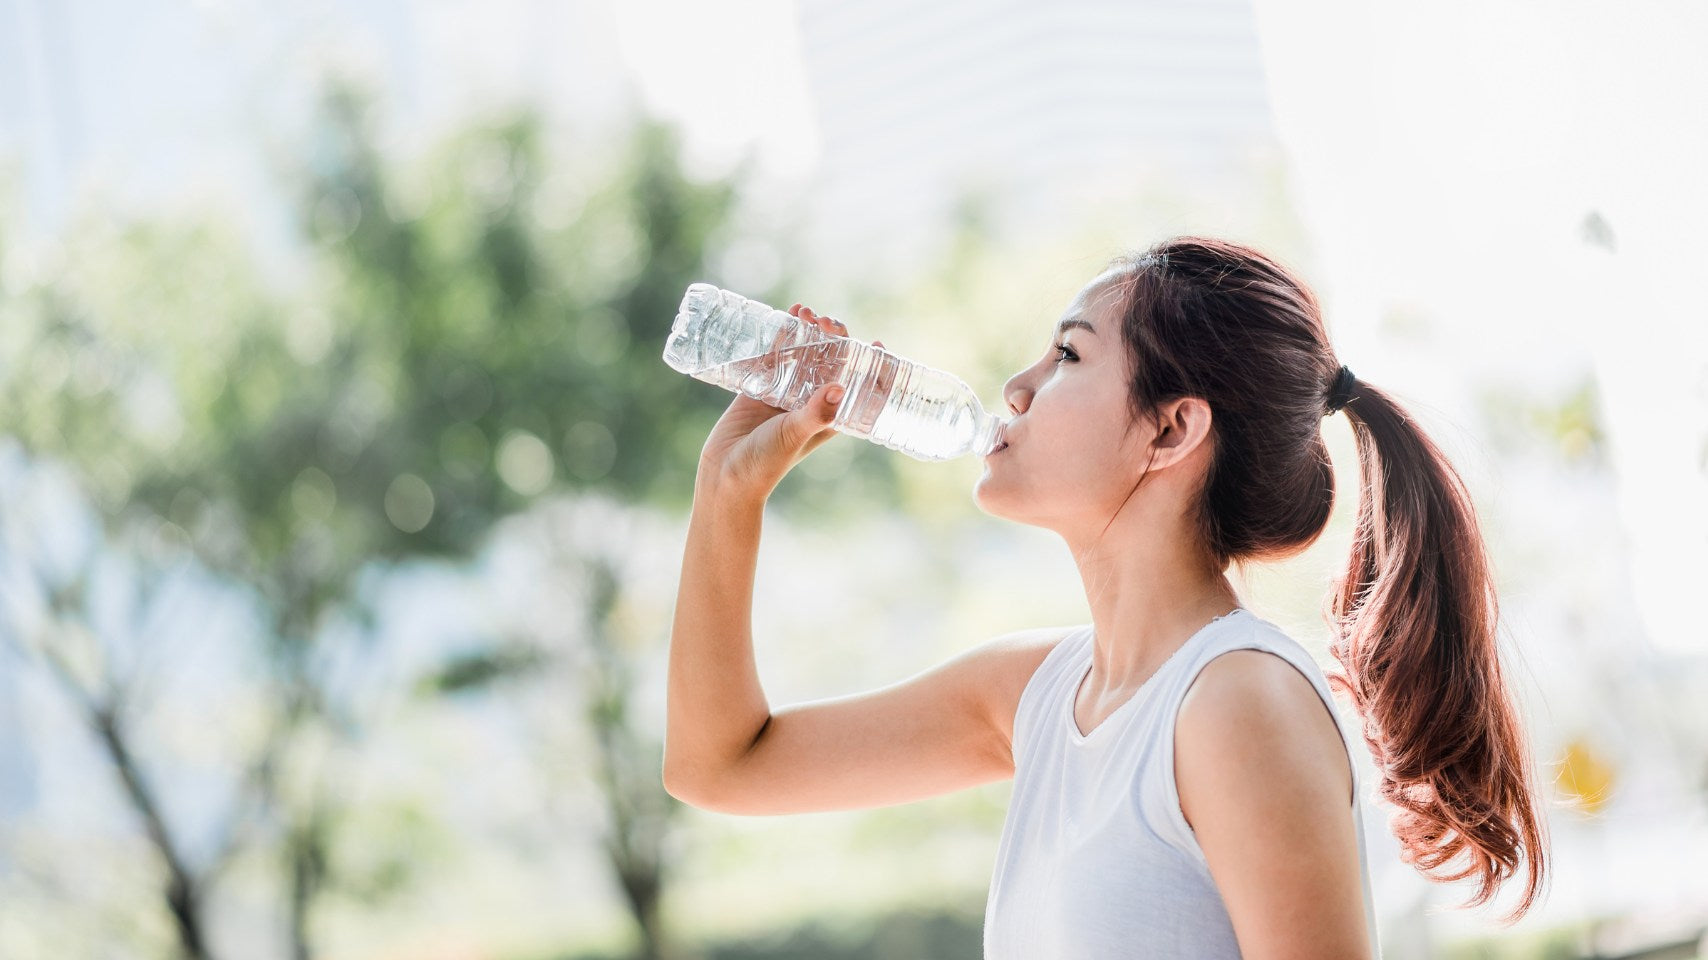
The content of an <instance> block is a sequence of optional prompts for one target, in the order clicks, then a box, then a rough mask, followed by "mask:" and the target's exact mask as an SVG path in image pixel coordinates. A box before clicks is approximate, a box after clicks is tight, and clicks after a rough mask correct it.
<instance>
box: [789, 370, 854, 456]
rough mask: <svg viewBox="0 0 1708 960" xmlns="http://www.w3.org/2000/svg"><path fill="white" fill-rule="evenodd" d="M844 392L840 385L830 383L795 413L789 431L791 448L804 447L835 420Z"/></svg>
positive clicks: (815, 393)
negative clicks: (792, 428) (791, 428)
mask: <svg viewBox="0 0 1708 960" xmlns="http://www.w3.org/2000/svg"><path fill="white" fill-rule="evenodd" d="M845 392H846V391H845V390H844V388H843V386H842V384H840V383H832V384H831V385H829V386H828V387H821V388H819V389H818V390H817V391H816V392H814V393H813V395H812V396H811V397H810V398H808V399H807V402H806V403H805V404H803V405H802V406H801V409H799V410H797V411H796V413H797V416H796V417H795V418H794V421H795V422H794V423H793V424H791V426H793V427H794V428H795V429H794V430H791V431H790V433H791V436H790V437H789V440H790V441H791V443H792V445H793V446H797V447H799V446H804V445H805V444H806V443H807V441H809V440H811V439H812V438H813V437H815V436H817V435H818V433H819V432H820V431H822V430H824V428H825V427H828V426H829V425H830V422H831V421H832V420H835V419H836V410H837V407H838V406H839V405H841V403H842V395H843V394H844V393H845Z"/></svg>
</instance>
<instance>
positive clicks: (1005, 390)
mask: <svg viewBox="0 0 1708 960" xmlns="http://www.w3.org/2000/svg"><path fill="white" fill-rule="evenodd" d="M1023 376H1025V375H1024V374H1020V373H1017V374H1015V375H1014V376H1012V377H1009V378H1008V382H1007V383H1005V384H1003V385H1002V399H1004V400H1006V401H1007V402H1008V410H1009V412H1010V413H1013V414H1014V415H1015V416H1019V415H1020V414H1022V413H1025V412H1026V407H1027V405H1028V404H1030V403H1031V402H1032V392H1031V391H1030V390H1027V389H1026V386H1025V384H1023V383H1022V382H1021V378H1022V377H1023Z"/></svg>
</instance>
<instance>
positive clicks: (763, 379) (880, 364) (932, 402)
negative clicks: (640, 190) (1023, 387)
mask: <svg viewBox="0 0 1708 960" xmlns="http://www.w3.org/2000/svg"><path fill="white" fill-rule="evenodd" d="M664 362H665V363H668V364H670V366H671V367H673V368H675V369H676V370H679V371H681V372H682V373H686V374H688V375H689V376H691V377H694V378H696V379H699V380H704V381H706V382H707V383H711V384H716V385H717V386H720V387H723V388H724V389H725V390H729V391H732V392H735V393H743V394H746V395H747V396H750V397H752V398H754V399H755V400H760V401H763V402H765V403H768V404H770V405H772V406H774V407H777V408H779V409H783V410H794V409H796V408H797V407H799V406H801V405H802V404H804V403H806V402H807V399H808V398H809V397H811V396H812V392H813V391H814V390H816V389H818V387H819V386H821V385H822V384H825V383H828V382H831V381H836V382H839V383H841V384H842V386H843V390H844V391H845V392H844V394H843V397H842V402H841V404H839V405H838V406H837V408H836V418H835V419H834V420H832V421H831V424H830V425H831V426H832V427H834V428H835V429H836V430H838V431H840V432H842V433H846V434H851V435H853V436H856V437H865V438H866V439H868V440H870V441H872V442H873V443H877V444H882V445H883V446H886V447H889V448H890V449H891V450H899V451H901V452H902V453H905V454H907V455H908V456H910V457H914V458H915V459H918V460H950V459H953V458H955V457H959V456H961V455H963V454H968V453H972V454H977V455H979V456H983V455H985V454H987V453H989V452H990V451H991V450H993V449H995V448H996V447H997V446H998V445H999V444H1000V443H1001V442H1002V433H1003V429H1004V428H1005V427H1006V426H1007V421H1006V420H1003V419H1002V418H1000V417H997V416H995V415H993V414H991V413H989V412H987V411H986V410H985V408H984V405H983V404H981V403H980V402H979V398H978V396H977V395H976V394H975V393H973V389H972V388H971V387H969V386H967V384H966V382H965V381H963V380H961V379H960V378H959V377H956V376H953V375H951V374H948V373H944V372H943V371H941V370H935V369H932V368H931V367H927V366H923V365H921V364H918V363H914V362H913V361H911V360H907V359H905V358H903V357H899V356H896V355H895V354H893V353H890V352H889V351H888V350H885V349H884V348H882V347H876V346H873V345H872V344H869V343H862V342H860V341H858V340H854V339H852V338H849V337H839V336H836V335H834V334H829V333H825V332H824V331H823V330H820V329H819V328H818V326H817V325H816V324H812V323H807V322H805V321H803V320H801V319H800V318H798V317H794V316H790V315H789V314H788V313H787V312H785V311H783V310H778V309H776V308H775V307H770V306H767V305H765V304H763V303H760V302H758V301H756V300H749V299H747V298H746V297H743V296H741V295H740V294H736V293H731V292H730V291H728V290H720V289H719V288H717V287H715V286H713V285H711V284H709V283H696V284H692V285H690V286H689V287H688V292H687V293H686V294H685V295H684V296H683V297H682V306H681V307H680V309H679V310H678V311H677V313H676V322H675V323H674V324H672V325H671V328H670V338H669V340H668V341H667V342H666V343H665V345H664Z"/></svg>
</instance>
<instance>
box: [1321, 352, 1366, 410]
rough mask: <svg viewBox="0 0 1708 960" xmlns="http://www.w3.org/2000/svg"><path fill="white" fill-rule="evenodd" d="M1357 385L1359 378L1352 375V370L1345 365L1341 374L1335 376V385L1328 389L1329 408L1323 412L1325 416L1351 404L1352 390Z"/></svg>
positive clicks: (1341, 369)
mask: <svg viewBox="0 0 1708 960" xmlns="http://www.w3.org/2000/svg"><path fill="white" fill-rule="evenodd" d="M1357 383H1358V378H1357V377H1355V376H1353V375H1352V370H1351V368H1349V367H1347V366H1345V365H1344V364H1343V365H1342V366H1341V368H1340V373H1338V374H1336V375H1335V378H1334V385H1333V386H1331V387H1329V388H1328V408H1327V409H1326V410H1325V411H1324V412H1323V416H1325V417H1326V416H1328V415H1329V414H1331V413H1334V412H1335V411H1336V410H1339V409H1340V408H1341V407H1344V406H1346V405H1347V404H1348V403H1350V402H1351V401H1352V388H1353V386H1355V385H1356V384H1357Z"/></svg>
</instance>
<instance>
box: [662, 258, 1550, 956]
mask: <svg viewBox="0 0 1708 960" xmlns="http://www.w3.org/2000/svg"><path fill="white" fill-rule="evenodd" d="M791 312H792V313H795V314H796V315H797V316H800V317H802V318H803V319H806V320H808V321H811V322H814V323H817V324H819V325H821V326H822V327H823V328H824V329H826V330H827V331H830V332H834V333H838V334H843V333H846V330H845V328H844V327H843V325H842V324H841V323H839V322H837V321H835V320H831V319H829V318H826V317H819V316H817V315H815V314H814V313H813V311H811V310H810V309H808V308H805V307H802V306H801V305H800V304H795V305H794V307H792V308H791ZM840 394H841V388H840V387H839V386H837V385H835V384H831V385H828V386H826V387H821V388H820V389H819V390H817V391H815V392H814V394H813V395H812V397H811V399H810V400H809V401H808V403H807V404H806V405H804V406H802V407H801V408H799V409H798V410H795V411H792V412H789V413H784V412H782V411H780V410H777V409H775V408H772V407H770V406H768V405H766V404H763V403H760V402H758V401H755V400H752V399H749V398H747V397H744V396H738V397H737V398H736V399H735V402H734V403H732V404H731V405H730V407H729V409H728V410H727V411H726V412H725V413H724V415H723V417H722V418H720V419H719V421H718V423H717V425H716V426H715V427H714V428H713V430H712V434H711V437H710V438H709V439H708V440H707V441H706V445H705V448H704V450H703V452H702V455H701V463H700V468H699V474H698V477H697V480H696V486H695V500H694V509H693V514H692V518H691V520H690V523H689V534H688V540H687V544H686V550H685V556H684V560H683V567H682V580H681V587H680V595H679V599H678V603H677V607H676V615H675V624H674V628H673V635H672V640H671V649H670V666H669V671H670V676H669V710H668V728H667V733H666V744H665V760H664V780H665V786H666V787H667V789H669V791H670V792H671V793H672V794H673V795H675V796H677V797H679V798H681V799H683V800H684V801H686V802H689V803H692V804H694V805H696V806H700V807H704V808H707V809H710V810H719V811H725V812H729V813H741V814H780V813H800V812H805V811H814V810H845V809H850V808H857V807H874V806H883V805H888V804H897V803H903V802H906V801H909V800H917V799H920V798H922V797H929V796H932V795H935V794H940V793H945V792H948V791H952V790H960V789H963V788H966V787H971V786H974V785H977V784H982V783H987V782H990V781H993V780H998V779H1002V778H1005V777H1010V776H1012V777H1014V778H1015V786H1014V794H1013V800H1012V803H1011V805H1010V808H1009V811H1008V817H1007V821H1006V823H1005V825H1004V827H1003V833H1002V838H1001V842H1000V846H999V849H998V854H997V864H996V873H995V876H994V878H993V880H992V884H991V895H990V898H989V901H988V906H987V912H986V917H985V928H984V938H985V950H986V956H987V957H989V958H991V960H1009V958H1015V960H1020V958H1025V960H1039V958H1064V960H1099V958H1113V957H1132V956H1145V957H1194V958H1216V957H1244V958H1247V960H1254V958H1277V960H1278V958H1284V957H1285V958H1292V957H1312V958H1326V957H1334V958H1341V957H1344V958H1355V957H1376V956H1378V955H1379V949H1378V945H1377V942H1376V936H1375V923H1374V913H1373V910H1372V905H1371V900H1370V887H1369V879H1368V873H1367V871H1366V868H1365V860H1364V856H1365V855H1364V838H1363V833H1362V818H1361V817H1360V816H1359V808H1360V804H1361V792H1360V790H1359V788H1358V781H1357V773H1358V768H1357V766H1356V764H1354V763H1353V762H1352V760H1351V756H1350V754H1349V752H1348V750H1349V746H1348V744H1349V743H1350V742H1351V741H1350V739H1349V737H1348V736H1347V735H1346V733H1345V731H1344V730H1342V729H1341V727H1340V724H1339V720H1338V718H1337V716H1336V715H1335V713H1334V712H1333V709H1332V701H1331V698H1330V694H1329V682H1330V681H1332V682H1333V684H1334V686H1335V687H1336V688H1337V689H1339V690H1341V691H1343V692H1345V693H1347V694H1349V695H1350V697H1351V699H1352V702H1353V704H1354V706H1355V707H1356V709H1357V711H1358V713H1359V716H1360V717H1361V718H1362V720H1363V727H1364V729H1363V740H1364V742H1365V743H1366V744H1367V745H1368V747H1369V749H1370V751H1371V753H1372V754H1373V756H1374V758H1375V761H1376V767H1377V769H1378V770H1379V771H1380V772H1381V776H1382V782H1381V786H1380V789H1381V794H1382V797H1383V798H1384V799H1385V800H1387V801H1388V802H1389V803H1390V804H1392V805H1393V806H1394V807H1395V808H1396V811H1397V812H1396V813H1395V815H1394V817H1393V819H1392V827H1393V830H1394V832H1395V834H1396V836H1397V837H1398V838H1399V840H1400V841H1401V846H1402V851H1403V854H1404V857H1405V859H1406V860H1407V861H1408V862H1411V863H1413V864H1414V865H1415V866H1416V867H1417V868H1418V869H1419V870H1421V871H1423V872H1425V875H1426V876H1429V877H1430V878H1431V879H1435V880H1442V881H1449V880H1458V879H1463V878H1467V877H1471V878H1475V879H1476V880H1477V882H1478V888H1477V890H1476V892H1475V895H1474V896H1473V897H1472V898H1471V900H1470V901H1469V903H1468V904H1467V905H1477V904H1482V903H1486V902H1487V901H1488V900H1489V899H1490V898H1491V897H1492V896H1493V895H1494V893H1495V892H1496V890H1497V888H1498V887H1499V886H1500V884H1501V883H1502V882H1503V881H1505V880H1506V879H1507V878H1508V877H1510V876H1512V875H1514V874H1515V873H1516V872H1517V870H1518V866H1519V863H1520V859H1521V852H1522V860H1523V861H1524V863H1525V866H1526V869H1527V874H1528V876H1527V878H1526V881H1525V886H1524V895H1523V900H1522V902H1521V903H1520V904H1519V905H1518V907H1517V909H1516V910H1515V911H1514V912H1513V913H1512V914H1511V915H1509V918H1508V919H1512V920H1515V919H1516V918H1517V917H1519V916H1522V915H1523V914H1524V913H1525V912H1527V911H1528V910H1529V908H1530V906H1531V905H1532V903H1533V902H1534V900H1535V899H1536V897H1537V895H1538V893H1539V890H1540V887H1541V883H1542V879H1543V875H1544V865H1545V861H1546V846H1547V845H1546V841H1545V839H1544V822H1543V820H1542V818H1541V816H1540V814H1539V801H1538V798H1537V796H1536V793H1535V787H1534V772H1533V770H1532V769H1531V765H1530V761H1529V757H1528V754H1527V749H1526V745H1525V738H1524V734H1523V732H1522V729H1521V727H1520V724H1519V722H1518V718H1517V715H1516V711H1515V710H1514V708H1513V705H1512V702H1511V698H1510V694H1509V691H1508V689H1507V686H1506V683H1505V682H1504V680H1503V678H1502V674H1501V667H1500V662H1499V657H1498V652H1497V648H1496V634H1495V623H1496V602H1495V596H1494V592H1493V580H1492V577H1491V572H1490V570H1489V565H1488V560H1487V558H1486V556H1485V554H1484V549H1483V544H1482V539H1481V536H1480V534H1479V532H1478V529H1477V524H1476V518H1475V514H1474V512H1473V509H1472V503H1471V499H1470V496H1469V495H1468V493H1467V492H1466V490H1465V488H1464V486H1463V485H1462V483H1461V481H1460V479H1459V477H1458V476H1457V474H1456V473H1455V472H1454V471H1453V469H1452V467H1451V466H1450V465H1449V464H1448V463H1447V461H1446V460H1445V459H1444V458H1443V457H1442V455H1441V453H1440V451H1439V450H1437V448H1436V447H1435V446H1434V444H1432V443H1431V442H1430V441H1429V439H1428V438H1427V437H1426V436H1425V435H1424V434H1423V433H1422V431H1421V430H1420V429H1419V428H1418V426H1417V424H1416V423H1415V422H1414V421H1413V420H1412V419H1411V418H1410V417H1409V416H1408V415H1407V414H1406V413H1405V412H1404V411H1403V410H1402V409H1401V407H1400V406H1399V405H1398V404H1397V403H1396V402H1395V401H1394V400H1393V399H1392V398H1391V397H1390V396H1389V395H1388V394H1386V393H1384V392H1382V391H1381V390H1379V389H1377V388H1375V387H1372V386H1370V385H1369V384H1367V383H1363V382H1361V381H1358V380H1357V379H1356V377H1354V376H1353V375H1352V373H1351V371H1350V370H1348V369H1347V368H1345V367H1343V366H1341V364H1340V363H1339V361H1338V360H1337V359H1336V357H1335V355H1334V351H1333V349H1332V348H1331V347H1330V345H1329V342H1328V337H1327V334H1326V331H1325V330H1324V327H1323V323H1322V317H1321V312H1320V309H1319V307H1318V304H1317V301H1316V298H1315V297H1314V296H1313V294H1312V293H1311V292H1310V290H1309V289H1307V288H1306V286H1305V285H1304V284H1303V283H1302V282H1300V281H1299V280H1298V278H1296V277H1294V276H1293V275H1292V274H1291V273H1289V272H1288V271H1287V270H1286V269H1284V268H1283V267H1282V266H1280V265H1279V264H1277V263H1275V262H1274V261H1273V260H1271V259H1269V258H1268V257H1266V256H1264V255H1263V254H1261V253H1259V252H1257V251H1255V250H1252V249H1250V248H1247V247H1244V246H1240V245H1238V244H1234V243H1229V242H1226V241H1221V240H1214V239H1205V238H1198V237H1181V238H1175V239H1171V240H1167V241H1164V242H1162V243H1159V244H1157V245H1156V246H1154V247H1152V248H1151V249H1150V250H1149V251H1146V252H1145V253H1143V254H1142V255H1139V256H1123V257H1118V258H1116V259H1115V260H1114V261H1113V262H1112V263H1111V264H1110V266H1109V267H1108V269H1106V270H1105V271H1104V272H1103V273H1102V274H1101V275H1099V276H1098V277H1096V278H1095V279H1093V280H1092V281H1091V282H1090V283H1088V284H1087V285H1086V286H1085V288H1084V289H1083V290H1081V291H1080V292H1079V294H1078V296H1076V297H1075V298H1074V300H1073V302H1072V303H1071V304H1069V306H1068V308H1067V310H1066V311H1065V312H1064V314H1063V316H1062V319H1061V323H1060V324H1059V326H1058V327H1057V329H1056V331H1055V336H1054V337H1053V339H1052V340H1051V342H1050V346H1049V348H1048V349H1047V350H1046V351H1045V352H1044V355H1043V356H1042V357H1040V358H1039V359H1038V361H1037V362H1035V363H1034V364H1033V365H1031V366H1029V367H1027V368H1026V369H1024V370H1022V371H1020V372H1019V373H1017V374H1016V375H1015V376H1014V377H1013V378H1012V379H1011V380H1009V382H1008V384H1007V385H1006V387H1005V388H1004V397H1005V399H1006V401H1007V403H1008V405H1009V409H1010V411H1011V412H1012V414H1013V419H1012V421H1011V422H1010V424H1009V427H1008V430H1007V432H1006V438H1007V441H1008V446H1007V447H1006V448H999V449H998V450H997V451H996V452H994V453H992V454H990V455H988V456H987V457H986V459H985V472H984V474H983V475H982V476H981V477H980V478H979V481H978V484H977V487H976V488H975V490H974V496H975V498H976V500H977V502H978V503H979V506H980V508H981V509H983V510H985V511H986V512H987V513H990V514H993V515H995V516H999V517H1005V518H1008V519H1012V520H1015V521H1018V522H1021V523H1027V524H1033V525H1036V526H1041V527H1045V528H1047V529H1050V530H1053V531H1055V532H1056V533H1058V534H1060V535H1061V536H1062V538H1063V539H1064V540H1065V541H1066V542H1067V544H1068V547H1069V548H1070V549H1071V551H1072V553H1073V556H1074V558H1075V561H1076V562H1077V564H1078V566H1079V571H1080V576H1081V578H1082V580H1083V581H1084V584H1085V591H1086V599H1087V601H1088V602H1089V604H1090V607H1091V614H1092V616H1091V623H1090V624H1088V625H1086V626H1084V627H1080V628H1075V629H1065V630H1064V629H1059V628H1058V629H1036V630H1024V631H1020V632H1017V633H1012V634H1008V635H1005V636H1001V637H997V638H995V639H992V640H989V641H987V642H985V643H984V644H982V645H980V646H977V647H975V648H973V649H971V650H969V651H967V652H966V653H963V654H961V655H959V656H956V657H954V658H952V659H950V660H949V661H948V662H946V663H944V664H942V665H940V666H938V667H936V668H934V669H932V670H929V671H927V672H925V673H922V674H920V675H919V676H916V677H913V678H911V679H909V680H907V681H904V682H901V683H898V684H895V685H893V686H890V687H886V688H884V689H881V690H876V691H872V692H870V693H865V694H860V695H856V696H848V697H842V698H837V699H832V700H824V701H816V702H813V703H806V704H799V705H795V706H792V707H788V708H785V709H782V710H777V711H773V710H771V708H770V707H769V705H768V704H767V702H766V699H765V695H764V692H763V691H762V690H761V689H760V684H759V679H758V675H757V671H756V668H755V664H754V660H753V651H752V644H751V640H750V610H751V604H752V593H753V574H754V565H755V560H756V557H757V553H758V549H759V532H760V520H761V516H762V510H763V505H764V502H765V499H766V497H767V496H768V495H769V494H770V492H771V490H772V489H773V488H774V487H775V486H776V484H777V482H778V481H779V480H781V479H782V477H783V475H784V474H785V473H787V472H788V470H789V469H790V468H791V467H793V465H794V464H796V463H798V462H799V461H800V460H801V458H803V457H804V456H806V454H808V453H810V452H811V451H812V450H813V449H815V448H816V447H817V446H818V445H819V444H822V443H824V442H825V441H826V440H827V439H829V437H830V436H832V435H833V433H834V431H832V430H830V429H829V427H828V424H829V423H830V422H831V419H832V417H833V415H834V413H835V408H836V403H837V402H838V401H839V399H840ZM1340 409H1344V410H1345V412H1346V414H1347V416H1348V417H1350V418H1351V420H1352V425H1353V429H1354V433H1355V435H1356V437H1357V446H1358V457H1359V463H1360V468H1361V476H1362V486H1363V490H1362V497H1361V498H1360V504H1359V513H1358V523H1357V529H1356V534H1355V536H1354V540H1353V547H1352V557H1351V560H1350V562H1349V563H1348V565H1347V569H1346V572H1345V574H1344V575H1343V576H1341V577H1340V578H1338V580H1337V582H1336V584H1335V586H1334V589H1333V591H1332V593H1331V594H1330V596H1329V598H1328V602H1327V606H1326V613H1327V618H1328V621H1329V624H1330V628H1331V631H1332V634H1333V638H1334V639H1333V642H1332V644H1331V647H1330V649H1331V650H1332V652H1333V654H1334V655H1335V657H1336V659H1337V660H1338V661H1339V663H1340V665H1341V667H1343V668H1344V675H1340V674H1337V675H1335V676H1333V677H1325V675H1324V674H1323V672H1322V670H1321V669H1320V668H1319V667H1318V666H1317V664H1316V663H1315V661H1314V660H1313V659H1312V658H1311V657H1310V656H1309V654H1308V653H1307V652H1306V651H1305V650H1304V649H1303V648H1302V647H1301V646H1300V645H1299V644H1298V643H1297V642H1296V641H1294V640H1293V639H1292V638H1290V637H1289V636H1287V635H1286V634H1285V633H1283V632H1282V631H1281V630H1280V629H1278V628H1276V627H1275V626H1274V625H1273V624H1271V623H1269V622H1268V621H1265V620H1263V619H1261V618H1260V617H1258V616H1257V615H1256V614H1255V613H1253V612H1252V611H1251V610H1250V609H1248V608H1247V607H1246V606H1245V605H1244V604H1243V603H1241V601H1240V598H1239V596H1238V594H1237V593H1236V591H1235V590H1234V588H1233V585H1232V584H1231V583H1230V581H1229V580H1228V578H1227V576H1226V574H1225V571H1226V570H1227V569H1228V567H1229V566H1230V564H1246V563H1250V562H1252V561H1265V560H1278V559H1281V558H1284V557H1288V556H1291V555H1293V554H1296V553H1298V552H1299V551H1301V550H1303V549H1304V548H1306V547H1307V546H1309V545H1310V544H1311V543H1313V542H1314V541H1315V540H1316V539H1317V537H1318V536H1319V535H1321V533H1322V531H1323V528H1324V526H1325V525H1326V524H1327V522H1328V518H1329V512H1330V508H1331V506H1332V504H1333V500H1334V474H1333V471H1332V468H1331V465H1330V461H1329V456H1328V451H1327V449H1326V448H1325V446H1324V444H1323V439H1322V434H1321V430H1320V423H1321V420H1322V418H1323V417H1324V416H1326V415H1329V414H1332V413H1333V412H1335V411H1336V410H1340Z"/></svg>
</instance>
